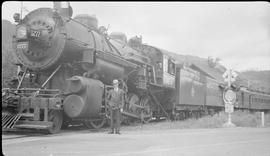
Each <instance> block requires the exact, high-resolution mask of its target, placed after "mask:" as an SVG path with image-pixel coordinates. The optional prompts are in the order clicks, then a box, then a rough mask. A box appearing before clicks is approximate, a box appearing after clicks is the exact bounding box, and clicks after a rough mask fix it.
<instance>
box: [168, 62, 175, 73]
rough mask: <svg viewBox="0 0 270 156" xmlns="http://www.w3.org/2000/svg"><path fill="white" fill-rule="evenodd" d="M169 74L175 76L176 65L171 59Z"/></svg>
mask: <svg viewBox="0 0 270 156" xmlns="http://www.w3.org/2000/svg"><path fill="white" fill-rule="evenodd" d="M168 73H169V74H172V75H175V64H174V63H173V61H172V60H171V59H169V60H168Z"/></svg>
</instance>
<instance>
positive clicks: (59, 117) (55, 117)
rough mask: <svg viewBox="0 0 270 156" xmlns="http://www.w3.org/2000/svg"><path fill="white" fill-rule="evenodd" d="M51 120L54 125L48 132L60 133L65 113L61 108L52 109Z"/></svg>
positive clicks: (50, 112)
mask: <svg viewBox="0 0 270 156" xmlns="http://www.w3.org/2000/svg"><path fill="white" fill-rule="evenodd" d="M49 121H51V122H52V123H53V124H52V127H50V128H49V129H48V132H49V133H51V134H54V133H58V132H59V131H60V129H61V127H62V123H63V113H62V112H61V111H59V110H50V111H49Z"/></svg>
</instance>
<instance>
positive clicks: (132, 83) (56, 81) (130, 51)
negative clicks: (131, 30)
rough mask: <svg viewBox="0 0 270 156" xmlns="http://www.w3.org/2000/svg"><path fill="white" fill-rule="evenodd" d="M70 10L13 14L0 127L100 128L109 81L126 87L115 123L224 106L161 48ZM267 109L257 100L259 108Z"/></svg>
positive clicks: (218, 94) (211, 85)
mask: <svg viewBox="0 0 270 156" xmlns="http://www.w3.org/2000/svg"><path fill="white" fill-rule="evenodd" d="M71 16H72V8H71V7H70V6H69V5H66V6H65V7H63V6H61V3H60V2H55V5H54V8H53V9H52V8H39V9H36V10H34V11H32V12H30V13H29V14H27V15H26V16H25V17H24V19H20V17H19V15H18V14H15V15H14V19H15V21H17V22H18V24H17V26H16V34H15V36H14V40H13V45H14V51H15V55H16V57H17V59H18V62H19V63H18V66H19V67H21V70H22V72H21V75H20V77H19V79H18V84H17V85H16V87H15V88H6V89H3V90H2V129H11V128H16V129H21V128H31V129H45V130H47V131H48V132H49V133H57V132H59V131H60V129H61V127H66V126H68V125H69V124H73V123H84V124H85V126H87V127H94V128H100V127H102V126H103V125H104V124H105V123H106V121H107V119H108V117H109V115H108V106H107V93H108V90H110V89H111V88H112V86H111V82H112V80H113V79H119V80H120V82H121V87H122V89H123V90H124V91H125V92H126V95H125V97H126V100H125V101H126V102H125V105H124V111H123V117H124V118H123V122H127V123H129V122H132V121H134V120H141V121H142V122H144V123H147V122H149V121H150V120H151V119H153V118H155V119H159V118H161V117H167V118H172V119H183V118H187V117H190V116H194V115H195V116H197V117H199V116H200V115H201V114H202V113H203V112H204V113H209V112H211V111H212V112H215V111H221V110H223V109H224V103H223V100H222V93H223V90H224V87H222V85H221V83H220V82H218V81H216V80H214V79H212V78H209V77H208V76H206V75H204V74H203V73H200V72H198V71H196V70H194V69H192V68H190V67H188V66H185V65H184V64H178V63H177V61H176V60H174V58H172V57H171V56H170V55H168V53H167V51H165V50H162V49H160V48H157V47H154V46H150V45H146V44H142V40H141V38H138V37H134V38H131V39H130V40H129V41H127V38H126V36H125V35H124V34H123V33H112V34H110V35H108V34H107V31H106V28H105V27H103V26H101V27H98V20H97V18H96V17H94V16H90V15H85V14H82V15H78V16H76V17H74V18H71ZM246 93H247V92H245V91H242V92H239V96H238V97H243V98H242V100H241V98H238V99H239V100H238V103H241V104H242V105H241V106H243V107H241V106H240V107H239V108H243V109H245V108H246V109H250V108H253V107H252V104H250V103H249V107H244V106H245V104H246V96H247V95H246ZM250 95H251V93H249V95H248V97H249V98H250ZM251 97H254V96H251ZM264 97H265V101H264V102H269V99H270V97H269V96H268V95H265V96H264ZM250 99H251V98H250ZM269 109H270V106H269V103H268V104H264V107H263V110H269Z"/></svg>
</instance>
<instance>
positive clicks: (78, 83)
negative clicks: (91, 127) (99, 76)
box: [64, 76, 104, 118]
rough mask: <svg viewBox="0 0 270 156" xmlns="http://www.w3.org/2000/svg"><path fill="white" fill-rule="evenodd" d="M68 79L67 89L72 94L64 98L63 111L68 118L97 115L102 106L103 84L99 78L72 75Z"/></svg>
mask: <svg viewBox="0 0 270 156" xmlns="http://www.w3.org/2000/svg"><path fill="white" fill-rule="evenodd" d="M69 80H70V81H69V85H68V90H69V91H70V92H71V93H72V94H71V95H69V96H68V97H66V98H65V100H64V112H65V113H66V114H67V116H69V117H70V118H93V117H98V116H99V113H100V111H101V106H102V96H103V91H104V84H103V83H102V82H101V81H99V80H94V79H90V78H85V77H81V76H74V77H72V78H70V79H69ZM74 82H75V83H74ZM72 87H74V88H72Z"/></svg>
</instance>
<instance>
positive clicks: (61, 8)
mask: <svg viewBox="0 0 270 156" xmlns="http://www.w3.org/2000/svg"><path fill="white" fill-rule="evenodd" d="M53 9H55V10H56V11H57V12H58V13H59V14H60V15H62V16H64V17H71V16H72V13H73V10H72V8H71V6H70V2H58V1H57V2H53Z"/></svg>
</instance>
